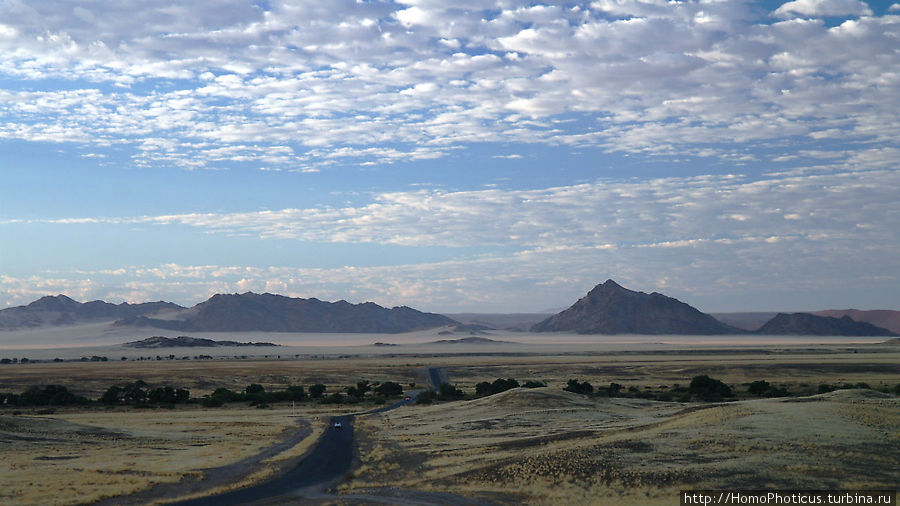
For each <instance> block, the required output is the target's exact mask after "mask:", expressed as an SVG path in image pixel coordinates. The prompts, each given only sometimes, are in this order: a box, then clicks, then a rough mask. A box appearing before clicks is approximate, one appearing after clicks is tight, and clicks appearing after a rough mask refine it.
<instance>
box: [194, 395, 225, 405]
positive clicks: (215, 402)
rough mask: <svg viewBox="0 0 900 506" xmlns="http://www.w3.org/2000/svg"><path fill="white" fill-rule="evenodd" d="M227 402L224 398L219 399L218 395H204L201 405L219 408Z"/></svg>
mask: <svg viewBox="0 0 900 506" xmlns="http://www.w3.org/2000/svg"><path fill="white" fill-rule="evenodd" d="M223 404H225V402H224V401H222V399H218V398H216V397H204V398H203V400H202V401H200V405H202V406H203V407H204V408H218V407H221V406H222V405H223Z"/></svg>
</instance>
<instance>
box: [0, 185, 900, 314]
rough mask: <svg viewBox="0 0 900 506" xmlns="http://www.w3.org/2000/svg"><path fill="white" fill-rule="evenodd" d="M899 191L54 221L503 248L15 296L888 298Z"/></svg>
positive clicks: (386, 198)
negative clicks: (877, 292)
mask: <svg viewBox="0 0 900 506" xmlns="http://www.w3.org/2000/svg"><path fill="white" fill-rule="evenodd" d="M898 185H900V171H897V170H894V169H880V168H873V169H869V170H847V169H837V168H834V167H832V168H831V170H825V168H823V167H820V168H819V169H818V170H808V171H801V172H799V173H791V174H774V175H769V176H765V177H761V178H748V177H745V176H740V175H705V176H696V177H670V178H658V179H650V180H644V181H629V180H624V181H609V180H600V181H596V182H593V183H585V184H578V185H571V186H562V187H552V188H545V189H538V190H503V189H497V188H491V189H485V190H478V191H457V192H447V191H437V190H426V189H421V190H413V191H406V192H392V193H384V194H380V195H377V196H375V197H374V200H373V201H372V202H370V203H368V204H366V205H361V206H358V207H344V208H308V209H281V210H274V211H258V212H248V213H191V214H173V215H159V216H143V217H120V218H62V219H56V220H49V223H51V224H55V225H58V226H65V227H75V226H81V225H94V224H98V223H101V224H107V225H113V226H130V225H134V224H143V225H153V226H157V227H171V226H187V227H192V228H196V229H199V230H201V231H203V232H206V233H216V234H229V235H247V234H251V235H256V236H258V237H259V238H261V239H263V240H266V239H291V240H297V241H302V242H307V241H311V242H332V243H358V244H367V243H376V244H380V245H387V246H389V245H398V246H406V247H460V248H465V247H469V246H479V247H486V246H487V247H490V248H489V249H488V250H487V251H488V252H487V253H482V254H479V255H477V256H462V257H460V258H458V259H456V260H451V261H430V260H428V259H427V257H425V258H423V260H422V261H421V262H420V263H415V264H406V265H387V266H375V267H350V266H348V267H342V268H330V269H310V268H301V267H292V266H284V267H270V268H259V267H243V266H202V265H201V266H196V265H181V264H174V263H173V264H164V265H159V266H156V267H129V268H120V269H119V270H116V269H108V270H106V271H104V272H103V273H98V272H93V273H89V274H87V275H83V276H76V277H74V278H60V277H58V276H45V277H40V280H39V282H38V280H37V278H24V279H19V278H11V277H6V278H4V281H3V283H2V285H3V291H4V293H2V295H3V296H4V297H6V298H7V299H9V300H16V301H19V302H27V299H28V297H29V296H34V295H39V294H44V293H46V292H47V290H48V289H49V290H50V291H51V292H52V291H66V292H69V291H72V293H74V294H75V295H79V294H82V295H90V296H94V297H105V296H117V297H122V298H125V299H126V300H138V299H143V300H149V299H156V298H160V297H163V298H166V297H169V298H174V299H176V300H177V301H179V302H182V303H188V302H191V303H193V302H196V301H198V300H202V299H204V298H206V297H208V296H209V295H211V294H212V293H215V292H217V291H224V292H234V291H247V290H252V291H270V292H277V293H284V294H288V295H296V296H307V297H308V296H316V297H320V298H332V299H335V298H352V299H354V300H355V301H358V302H359V301H363V300H375V301H376V302H379V303H381V304H389V305H399V304H406V305H409V304H412V305H417V306H422V307H425V308H427V309H431V310H475V309H477V308H478V307H480V306H479V305H480V304H483V303H484V302H485V301H486V300H488V299H489V300H490V301H491V304H492V307H497V308H503V309H507V310H522V307H523V305H524V306H525V307H531V308H532V309H539V308H541V307H545V306H546V305H547V304H550V305H553V304H556V303H558V301H559V300H567V299H568V298H570V297H572V296H575V295H577V293H578V291H579V290H587V289H589V288H590V287H591V286H590V285H591V284H592V283H594V282H599V281H602V280H603V279H606V277H615V278H616V279H618V280H621V282H625V283H630V284H633V285H634V286H636V287H643V288H646V289H653V288H654V287H656V284H655V283H657V282H658V280H659V279H660V277H659V273H661V272H665V273H666V274H665V279H666V283H667V289H669V290H670V291H671V290H680V291H681V293H680V295H682V296H684V297H701V298H702V297H713V296H722V294H724V293H733V291H734V290H735V289H739V290H740V291H743V292H753V291H754V290H755V291H762V290H781V291H789V290H792V289H797V288H798V287H805V288H807V289H824V288H825V287H832V288H834V289H840V286H839V285H840V284H841V283H843V284H845V285H847V286H854V285H861V284H862V285H865V284H867V283H870V282H871V279H872V278H873V276H876V275H878V276H880V279H881V281H879V283H881V284H885V283H896V282H897V279H896V278H897V276H895V275H890V276H885V275H884V273H888V272H900V262H898V260H897V255H896V251H897V249H898V248H900V235H898V230H897V227H896V226H895V224H896V223H897V222H898V221H900V203H898V201H897V199H896V198H895V194H894V193H895V192H894V190H893V189H894V188H897V187H898ZM44 222H45V223H47V221H44ZM6 223H9V221H7V222H6ZM45 278H46V279H45ZM557 278H558V279H575V280H579V281H578V282H577V283H574V284H571V285H568V286H565V284H561V285H560V286H555V287H554V288H553V289H552V290H550V289H548V291H547V292H546V294H544V295H545V297H546V299H542V301H541V302H540V303H536V302H535V301H534V297H533V294H532V290H530V289H529V288H528V287H533V286H538V285H540V286H543V285H541V283H546V281H547V280H549V279H557ZM101 280H102V281H103V282H102V283H101V282H100V281H101ZM423 280H428V282H427V283H423ZM676 287H677V288H676ZM126 288H127V289H128V290H125V289H126ZM124 294H131V295H129V296H128V297H137V299H134V298H128V297H126V296H125V295H124ZM675 295H676V296H677V295H679V294H678V293H675ZM139 296H140V297H139ZM413 301H415V303H413ZM554 301H555V302H554ZM517 304H518V309H516V307H517Z"/></svg>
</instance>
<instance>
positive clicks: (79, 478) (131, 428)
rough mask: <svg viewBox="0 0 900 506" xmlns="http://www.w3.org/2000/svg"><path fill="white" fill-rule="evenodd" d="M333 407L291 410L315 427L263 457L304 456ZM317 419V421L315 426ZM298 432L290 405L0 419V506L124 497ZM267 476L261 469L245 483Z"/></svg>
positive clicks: (197, 472)
mask: <svg viewBox="0 0 900 506" xmlns="http://www.w3.org/2000/svg"><path fill="white" fill-rule="evenodd" d="M333 413H334V410H327V411H326V410H321V409H318V408H312V407H307V408H304V409H302V410H299V411H298V413H297V415H298V417H299V418H300V419H303V420H308V421H309V422H310V423H311V425H312V426H313V427H316V428H317V430H316V431H315V432H313V434H312V435H311V436H310V437H307V438H306V439H304V440H303V441H302V442H301V443H300V444H298V445H296V446H294V447H292V448H289V449H288V450H286V451H284V452H282V453H280V454H278V455H276V456H274V457H273V458H271V459H268V460H267V461H266V462H267V463H276V462H278V461H280V460H284V459H287V458H291V457H294V456H297V455H300V454H302V453H303V452H305V451H306V450H307V449H308V448H309V446H310V445H311V444H312V443H313V442H314V439H315V437H317V436H318V434H319V433H321V430H322V426H323V423H322V422H321V420H322V419H323V418H325V417H327V416H331V414H333ZM316 422H318V423H316ZM297 430H298V418H293V417H291V409H290V408H286V409H285V408H282V409H270V410H260V409H254V408H248V407H236V408H219V409H209V410H204V409H192V408H181V409H177V410H162V409H160V410H131V409H117V410H111V411H103V410H95V411H88V412H61V413H57V414H54V415H52V416H8V415H4V416H0V448H2V452H3V455H4V461H5V463H6V464H7V465H8V470H7V471H5V472H4V473H2V475H0V503H15V504H71V503H72V502H73V498H76V497H77V498H78V499H77V500H78V501H80V502H85V503H89V502H94V501H97V500H99V499H102V498H104V497H111V496H116V495H122V494H130V493H134V492H137V491H140V490H144V489H147V488H149V487H150V486H152V485H154V484H158V483H166V482H177V481H180V480H181V479H182V478H184V477H189V476H194V477H197V478H200V479H202V477H203V471H202V470H204V469H208V468H215V467H220V466H223V465H227V464H230V463H233V462H237V461H239V460H242V459H244V458H247V457H250V456H252V455H255V454H257V453H259V452H260V451H261V450H262V449H264V448H266V447H269V446H271V445H273V444H274V443H276V442H278V441H281V440H284V439H286V438H287V437H288V436H289V435H290V434H293V433H295V432H296V431H297ZM269 474H271V469H270V468H269V466H263V467H262V468H260V469H259V470H258V471H256V473H255V474H254V475H253V476H251V477H249V479H248V480H243V481H237V482H234V483H232V484H230V486H228V487H225V489H227V488H234V487H236V486H240V485H243V484H246V483H244V482H250V481H258V480H260V479H264V478H265V477H266V476H268V475H269Z"/></svg>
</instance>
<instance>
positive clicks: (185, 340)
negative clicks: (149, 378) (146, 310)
mask: <svg viewBox="0 0 900 506" xmlns="http://www.w3.org/2000/svg"><path fill="white" fill-rule="evenodd" d="M122 346H127V347H129V348H213V347H217V346H278V345H277V344H272V343H249V342H248V343H241V342H237V341H215V340H213V339H204V338H202V337H190V336H178V337H176V338H174V339H172V338H170V337H164V336H153V337H148V338H147V339H141V340H140V341H132V342H130V343H125V344H123V345H122Z"/></svg>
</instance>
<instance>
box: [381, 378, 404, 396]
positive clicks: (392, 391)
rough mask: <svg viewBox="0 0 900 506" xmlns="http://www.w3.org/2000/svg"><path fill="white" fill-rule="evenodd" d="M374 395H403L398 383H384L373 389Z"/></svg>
mask: <svg viewBox="0 0 900 506" xmlns="http://www.w3.org/2000/svg"><path fill="white" fill-rule="evenodd" d="M375 393H377V394H378V395H383V396H384V397H395V396H398V395H402V394H403V387H402V386H401V385H400V383H394V382H393V381H385V382H384V383H382V384H380V385H378V386H377V387H375Z"/></svg>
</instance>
